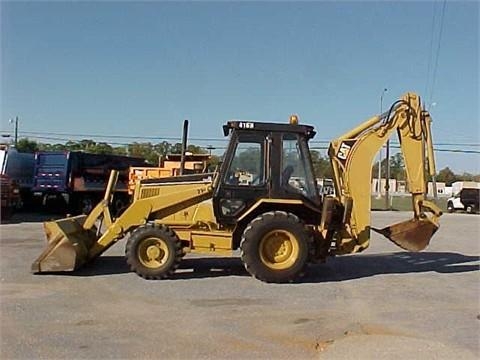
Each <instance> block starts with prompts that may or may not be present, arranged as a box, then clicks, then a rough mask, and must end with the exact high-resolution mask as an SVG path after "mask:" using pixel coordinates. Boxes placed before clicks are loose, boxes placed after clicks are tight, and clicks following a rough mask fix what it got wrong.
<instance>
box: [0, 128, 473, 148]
mask: <svg viewBox="0 0 480 360" xmlns="http://www.w3.org/2000/svg"><path fill="white" fill-rule="evenodd" d="M0 132H1V131H0ZM21 134H22V135H27V137H28V135H30V137H33V138H37V139H45V140H59V141H69V140H72V139H71V137H83V138H85V137H87V138H88V137H90V138H105V139H143V140H149V139H151V140H180V137H160V136H136V135H102V134H72V133H52V132H41V131H36V132H34V131H22V132H21ZM59 136H60V137H59ZM61 136H67V137H68V138H62V137H61ZM189 140H191V141H210V142H228V138H226V137H225V138H202V137H198V138H195V137H191V138H189ZM330 142H331V140H323V139H322V140H312V141H310V144H329V143H330ZM109 143H113V142H110V141H109ZM121 144H123V143H121ZM391 144H395V145H398V144H399V142H398V141H391ZM435 146H468V147H477V146H480V143H461V142H435Z"/></svg>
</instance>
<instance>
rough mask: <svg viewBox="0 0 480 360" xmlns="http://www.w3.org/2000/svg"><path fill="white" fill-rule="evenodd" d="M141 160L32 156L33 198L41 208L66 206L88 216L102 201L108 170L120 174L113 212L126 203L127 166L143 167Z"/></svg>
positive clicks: (49, 154)
mask: <svg viewBox="0 0 480 360" xmlns="http://www.w3.org/2000/svg"><path fill="white" fill-rule="evenodd" d="M146 165H147V163H146V161H145V159H143V158H135V157H129V156H119V155H105V154H91V153H85V152H79V151H47V152H37V153H36V154H35V169H34V180H33V181H34V184H33V188H32V191H33V195H34V197H35V198H37V199H40V200H41V202H42V205H44V206H50V205H52V204H55V205H54V206H56V207H58V206H65V207H66V209H65V210H66V211H68V212H70V213H72V214H81V213H88V212H90V210H91V209H92V208H93V206H94V205H95V204H96V203H97V202H98V201H99V200H101V198H102V196H103V193H104V192H105V188H106V185H107V181H108V176H109V174H110V171H111V170H118V171H119V179H118V183H117V187H116V189H115V191H114V197H113V203H112V211H113V212H114V214H116V213H118V212H119V211H120V210H121V209H122V208H124V207H125V206H126V205H127V204H128V202H129V196H128V193H127V185H128V170H129V167H130V166H146Z"/></svg>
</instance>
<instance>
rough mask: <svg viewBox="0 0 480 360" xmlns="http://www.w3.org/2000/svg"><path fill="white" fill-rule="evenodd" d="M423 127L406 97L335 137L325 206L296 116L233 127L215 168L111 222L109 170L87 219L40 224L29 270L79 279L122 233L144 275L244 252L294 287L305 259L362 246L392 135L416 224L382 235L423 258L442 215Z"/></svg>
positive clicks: (150, 196) (174, 180)
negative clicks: (430, 183) (375, 169)
mask: <svg viewBox="0 0 480 360" xmlns="http://www.w3.org/2000/svg"><path fill="white" fill-rule="evenodd" d="M430 123H431V119H430V115H429V113H428V112H427V111H425V110H423V109H422V106H421V101H420V98H419V96H418V95H416V94H413V93H407V94H405V95H404V96H403V97H402V98H401V99H400V100H399V101H397V102H395V103H394V104H393V105H392V107H391V108H390V110H389V111H387V112H385V113H384V114H380V115H377V116H374V117H372V118H371V119H369V120H367V121H366V122H364V123H363V124H361V125H360V126H358V127H357V128H355V129H353V130H351V131H349V132H348V133H347V134H345V135H343V136H341V137H339V138H338V139H336V140H334V141H332V142H331V144H330V148H329V152H328V154H329V157H330V160H331V163H332V166H333V170H334V182H335V187H336V195H335V197H331V196H330V197H325V198H324V199H321V198H320V196H319V194H318V191H317V187H316V186H317V185H316V181H315V176H314V173H313V168H312V161H311V157H310V151H309V147H308V141H309V140H310V139H312V138H313V137H314V136H315V131H314V129H313V127H312V126H308V125H301V124H298V118H297V117H296V116H292V117H291V118H290V123H285V124H278V123H262V122H251V121H229V122H228V123H227V124H226V125H224V126H223V131H224V134H225V136H230V142H229V145H228V149H227V151H226V153H225V155H224V159H223V162H222V164H221V166H220V169H219V170H218V171H217V172H215V173H211V174H197V175H185V176H177V177H169V178H162V179H146V180H142V181H140V182H139V183H137V185H136V187H135V192H134V198H133V202H132V204H131V205H130V206H129V207H128V208H127V209H126V210H125V211H124V212H123V213H122V214H121V215H120V216H119V217H118V218H116V219H112V217H111V215H110V212H109V207H108V205H109V202H110V201H111V197H112V195H111V194H112V189H114V187H115V181H116V173H115V172H112V174H111V177H110V181H109V184H108V187H107V189H106V193H105V197H104V199H103V201H101V202H100V203H99V204H98V205H97V206H96V207H95V209H94V210H93V211H92V212H91V213H90V214H89V215H88V216H85V215H82V216H76V217H70V218H65V219H62V220H58V221H53V222H46V223H45V224H44V227H45V233H46V237H47V241H48V244H47V247H46V248H45V250H44V251H43V252H42V254H41V255H40V256H39V257H38V259H37V260H35V262H34V263H33V264H32V271H33V272H35V273H41V272H56V271H74V270H76V269H78V268H79V267H81V266H82V265H84V264H85V263H87V262H90V261H92V260H93V259H95V258H96V257H98V256H100V255H101V254H102V253H103V252H104V251H105V250H107V249H108V248H109V247H110V246H112V245H113V244H115V243H116V242H117V241H119V240H120V239H122V238H124V237H127V243H126V250H125V256H126V261H127V263H128V264H129V266H130V268H131V270H133V271H135V272H136V273H137V274H139V275H140V276H142V277H144V278H146V279H162V278H167V277H169V276H171V275H172V274H173V273H174V271H175V269H176V268H177V267H178V264H179V262H180V261H181V260H182V257H183V256H184V255H185V254H186V253H188V252H206V253H220V254H225V253H232V251H233V250H236V249H240V252H241V259H242V261H243V263H244V265H245V268H246V269H247V271H248V272H249V273H250V274H251V275H253V276H254V277H256V278H257V279H260V280H262V281H266V282H288V281H292V280H294V279H296V278H298V277H299V276H300V275H301V274H302V273H303V272H304V268H305V265H306V264H307V263H308V262H315V261H318V260H323V259H325V258H326V257H327V256H329V255H336V254H349V253H355V252H360V251H362V250H364V249H366V248H367V247H368V244H369V239H370V230H371V227H370V205H371V204H370V201H371V200H370V199H371V197H370V195H371V193H370V183H371V171H372V166H371V165H372V162H373V158H374V156H375V154H376V153H377V152H378V151H379V149H380V148H381V147H382V146H383V144H384V143H385V142H386V141H387V139H389V137H390V136H391V134H392V133H393V132H394V131H396V132H397V134H398V136H399V139H400V143H401V149H402V152H403V156H404V160H405V165H406V173H407V177H408V189H409V191H410V192H411V194H412V207H413V219H411V220H407V221H405V222H401V223H399V224H395V225H392V226H389V227H386V228H384V229H378V230H377V231H379V232H380V233H382V234H383V235H384V236H386V237H387V238H389V239H390V240H392V241H393V242H394V243H395V244H397V245H399V246H400V247H402V248H404V249H406V250H409V251H419V250H422V249H424V248H425V247H426V246H427V245H428V243H429V241H430V238H431V237H432V235H433V234H434V232H435V231H436V230H437V229H438V226H439V225H438V218H439V216H440V215H441V214H442V213H441V211H440V209H439V208H438V207H437V206H436V205H435V204H433V203H431V202H429V201H427V200H426V198H425V192H426V178H425V173H426V167H427V166H426V165H427V164H428V169H429V172H430V175H432V176H434V175H435V165H434V154H433V146H432V136H431V131H430ZM239 174H240V175H241V176H239ZM373 230H376V229H373Z"/></svg>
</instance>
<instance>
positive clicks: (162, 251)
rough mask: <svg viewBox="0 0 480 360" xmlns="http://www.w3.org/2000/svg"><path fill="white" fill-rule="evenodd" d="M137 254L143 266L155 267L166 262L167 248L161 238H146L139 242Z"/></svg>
mask: <svg viewBox="0 0 480 360" xmlns="http://www.w3.org/2000/svg"><path fill="white" fill-rule="evenodd" d="M137 255H138V260H139V261H140V263H141V264H142V265H143V266H145V267H147V268H150V269H157V268H159V267H161V266H163V265H164V264H165V263H166V262H167V260H168V257H169V250H168V246H167V244H166V243H165V241H163V240H162V239H158V238H148V239H145V240H143V241H141V242H140V244H139V246H138V252H137Z"/></svg>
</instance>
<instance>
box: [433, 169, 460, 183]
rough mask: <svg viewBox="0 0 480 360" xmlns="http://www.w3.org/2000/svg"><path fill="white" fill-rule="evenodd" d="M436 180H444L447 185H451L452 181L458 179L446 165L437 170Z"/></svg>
mask: <svg viewBox="0 0 480 360" xmlns="http://www.w3.org/2000/svg"><path fill="white" fill-rule="evenodd" d="M437 181H438V182H444V183H445V184H446V185H447V186H451V185H452V183H454V182H455V181H458V177H457V175H455V174H454V172H453V171H452V170H450V168H449V167H448V166H447V167H446V168H444V169H442V170H440V171H439V172H438V175H437Z"/></svg>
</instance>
